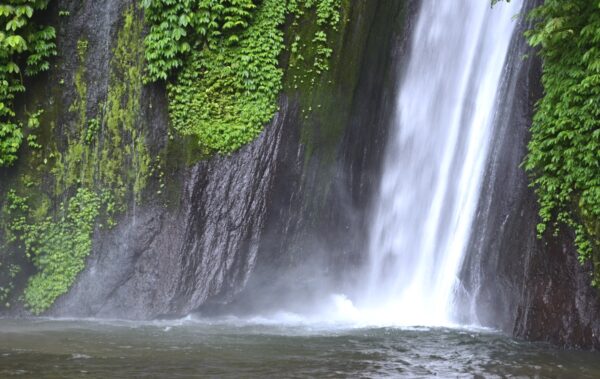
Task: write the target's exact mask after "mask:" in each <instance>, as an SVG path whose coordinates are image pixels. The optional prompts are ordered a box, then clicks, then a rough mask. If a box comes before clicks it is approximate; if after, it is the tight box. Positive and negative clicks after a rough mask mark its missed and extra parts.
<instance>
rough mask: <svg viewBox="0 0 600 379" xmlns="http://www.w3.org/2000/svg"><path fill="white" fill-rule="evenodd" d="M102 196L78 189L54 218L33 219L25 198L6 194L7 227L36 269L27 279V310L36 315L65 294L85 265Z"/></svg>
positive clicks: (25, 298)
mask: <svg viewBox="0 0 600 379" xmlns="http://www.w3.org/2000/svg"><path fill="white" fill-rule="evenodd" d="M100 205H101V199H100V197H99V196H98V195H96V194H95V193H93V192H91V191H88V190H86V189H79V190H78V192H77V194H76V195H75V196H73V197H72V198H71V199H70V200H69V201H68V202H66V203H64V204H62V205H61V207H60V209H59V212H58V214H57V217H50V216H48V217H45V218H44V219H42V220H37V221H36V220H34V219H32V215H31V212H30V208H29V205H28V200H27V199H26V198H23V197H20V196H18V195H17V194H16V193H15V192H14V191H11V192H9V194H8V206H7V212H8V215H9V216H12V222H11V223H10V225H9V230H10V232H11V234H12V235H13V236H15V237H14V241H18V242H19V243H22V244H23V245H24V246H23V247H24V250H25V254H26V256H27V258H29V259H30V260H31V261H32V262H33V265H34V266H35V267H36V269H37V270H38V271H37V273H36V274H35V275H34V276H32V277H31V278H30V279H29V283H28V285H27V288H26V289H25V293H24V300H25V303H26V304H27V305H28V307H29V308H30V310H31V311H32V312H33V313H35V314H39V313H41V312H43V311H45V310H46V309H48V308H49V307H50V306H51V305H52V304H53V303H54V301H55V300H56V299H57V298H58V297H59V296H60V295H62V294H64V293H66V292H67V291H68V290H69V288H70V287H71V284H72V283H73V282H74V281H75V278H76V277H77V274H79V272H80V271H81V270H83V269H84V267H85V258H86V257H87V256H88V255H89V252H90V250H91V247H92V233H93V228H94V224H95V220H96V218H97V217H98V215H99V211H100Z"/></svg>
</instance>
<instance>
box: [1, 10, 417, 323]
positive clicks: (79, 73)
mask: <svg viewBox="0 0 600 379" xmlns="http://www.w3.org/2000/svg"><path fill="white" fill-rule="evenodd" d="M138 3H139V1H137V0H112V1H109V2H102V3H99V2H93V1H84V2H80V1H69V0H62V1H57V2H55V5H54V6H55V8H54V9H51V10H50V11H49V14H58V13H59V12H58V11H59V10H60V11H62V12H61V13H62V14H63V15H65V14H68V16H62V17H68V18H60V19H57V20H56V24H58V25H60V27H59V28H58V36H57V44H58V49H59V57H60V58H59V60H58V62H57V65H56V66H55V67H54V68H53V69H52V70H51V72H50V73H49V74H48V76H47V77H45V78H39V79H38V80H36V82H35V83H33V84H32V85H33V86H34V88H35V91H34V92H37V93H39V94H40V96H39V99H37V96H36V99H33V97H32V98H28V99H25V100H24V102H25V103H26V105H30V106H31V105H32V104H35V105H40V106H42V107H43V108H44V109H47V110H48V111H46V112H45V118H44V119H43V120H42V123H43V126H42V127H44V128H46V129H47V130H46V132H45V133H46V134H45V139H46V142H48V143H52V144H53V145H54V144H55V145H56V151H53V154H52V156H57V155H58V156H60V157H61V159H63V158H64V157H65V156H67V157H71V155H70V154H71V151H72V146H73V145H74V142H73V138H71V137H70V136H73V135H77V133H79V134H81V133H80V132H79V130H83V129H88V128H89V125H90V122H91V120H100V121H98V122H97V121H94V122H97V123H98V124H99V125H100V126H99V128H100V132H99V137H98V138H99V139H98V143H97V145H96V146H98V148H97V150H95V151H91V152H89V154H88V152H87V151H88V148H87V147H86V145H85V144H82V145H81V149H80V150H82V151H84V153H80V152H79V150H78V152H77V154H75V155H74V156H73V157H74V158H73V159H72V160H69V159H66V160H64V159H63V160H61V164H63V166H66V168H65V171H69V170H72V171H73V175H72V176H73V177H74V180H73V181H72V182H69V180H68V178H66V179H64V178H62V177H58V178H57V177H55V176H53V175H54V171H50V172H51V173H52V174H48V175H45V176H44V178H46V179H43V180H40V185H41V188H40V190H39V192H40V193H43V194H44V196H47V198H48V199H51V200H50V201H51V202H52V203H53V204H58V203H59V202H60V200H61V199H64V198H68V197H69V196H70V195H71V192H72V191H73V188H74V187H77V186H78V185H80V184H82V185H88V186H90V187H92V188H94V189H97V190H103V189H110V190H111V191H113V192H117V193H123V194H124V195H123V196H122V197H123V203H124V207H123V208H122V209H123V211H121V212H117V213H116V214H115V219H114V221H115V222H116V223H115V226H112V227H108V228H107V227H101V226H100V225H96V226H95V228H94V233H93V238H92V251H91V253H90V255H89V257H88V258H87V260H86V263H85V269H84V270H83V271H82V272H81V273H80V274H79V275H78V277H77V280H76V282H75V284H74V285H73V286H72V287H71V288H70V290H69V291H68V293H66V294H65V295H63V296H61V297H59V298H58V300H57V301H56V302H55V303H54V304H53V306H52V307H51V308H50V309H49V310H48V311H47V314H49V315H53V316H84V317H123V318H133V319H149V318H155V317H171V316H173V317H176V316H182V315H186V314H188V313H189V312H190V311H193V310H195V309H197V308H199V307H200V306H202V305H203V304H205V303H207V302H208V303H209V304H213V306H214V305H216V304H222V303H229V302H231V301H232V300H234V299H235V298H236V296H235V295H236V294H238V293H239V292H240V291H241V290H242V289H244V288H245V287H248V288H256V287H254V286H255V285H258V284H259V283H262V282H264V281H265V280H277V278H278V277H281V276H282V275H287V273H289V270H290V269H291V268H292V267H298V266H299V265H298V264H297V263H298V262H301V261H315V260H318V261H320V262H321V263H322V265H320V267H321V268H322V269H323V272H324V273H327V272H329V273H333V272H337V273H339V272H341V270H333V269H332V268H333V267H334V264H335V265H336V266H337V267H339V266H340V265H341V266H344V267H349V266H350V264H351V263H352V262H356V261H357V259H358V257H359V255H360V250H359V247H358V246H357V245H356V244H353V243H352V241H349V240H348V239H347V238H344V237H343V235H346V234H347V233H348V231H349V230H350V229H353V230H355V231H357V232H356V233H355V236H356V240H357V241H360V236H359V231H362V230H364V228H361V223H362V218H361V217H358V215H359V214H360V213H361V212H362V211H363V210H364V209H366V204H367V201H368V194H369V193H370V191H369V188H370V186H371V185H372V183H373V181H374V178H376V177H377V170H378V167H379V165H378V160H379V157H380V152H381V151H382V150H383V144H384V142H385V130H386V127H387V123H386V120H385V119H386V116H385V115H387V114H389V113H391V112H389V110H388V109H389V107H390V106H391V105H390V104H391V102H392V99H393V96H392V95H391V93H392V92H393V90H394V87H393V83H395V81H394V80H393V78H392V77H393V75H395V74H396V72H397V70H396V68H395V67H393V66H392V64H393V63H396V62H397V61H398V57H399V56H400V55H401V49H402V46H403V42H402V38H403V35H404V34H405V33H404V30H405V26H406V22H405V17H406V14H407V12H408V8H409V5H408V2H398V1H393V0H389V1H380V2H372V1H367V0H360V1H353V2H351V3H350V2H346V3H344V21H343V25H342V27H341V30H340V32H339V33H338V34H337V39H336V41H334V43H333V44H334V46H333V47H334V55H333V57H332V61H331V63H330V66H331V69H330V71H329V72H328V73H326V74H325V76H324V77H323V78H322V80H321V81H320V82H318V83H317V84H316V85H314V86H312V87H306V88H301V89H298V90H296V89H293V88H292V87H291V86H290V85H286V88H288V89H286V91H284V92H285V93H284V94H283V95H282V96H281V98H280V101H279V107H280V109H279V112H278V113H277V115H276V116H275V118H274V120H273V121H272V122H271V123H270V124H269V125H267V126H266V127H265V130H264V131H263V133H262V134H261V135H260V136H259V137H258V138H257V139H256V140H255V141H254V142H252V143H251V144H249V145H248V146H245V147H243V148H242V149H241V150H240V151H238V152H236V153H234V154H233V155H231V156H226V157H223V156H214V157H212V158H208V159H207V158H204V159H198V153H197V151H195V150H196V149H195V148H194V147H193V146H191V145H192V143H191V142H190V141H188V140H186V139H183V138H180V137H178V136H176V135H175V136H173V133H174V132H170V131H169V128H168V114H167V100H166V96H165V93H164V89H162V88H161V87H160V86H158V85H143V84H142V83H141V81H132V80H131V79H132V78H139V75H138V74H139V72H135V69H136V68H139V66H138V64H142V63H141V62H143V54H136V53H135V52H139V50H138V47H139V46H140V45H141V44H142V43H143V41H142V38H143V34H142V33H141V30H142V29H141V27H142V26H141V25H142V21H141V20H142V17H143V16H142V13H141V10H140V9H139V6H138ZM136 46H137V47H136ZM285 60H286V57H285V56H284V57H283V58H282V61H283V63H284V65H285V64H286V63H285ZM285 81H286V82H290V83H291V80H288V79H287V78H286V79H285ZM57 83H60V85H57ZM120 83H125V85H124V86H123V87H121V86H120ZM116 90H119V92H117V94H116V95H115V94H114V92H115V91H116ZM113 98H115V99H116V100H114V101H112V102H111V99H113ZM111 104H112V105H111ZM111 106H112V107H113V108H115V109H116V111H115V112H112V111H111V110H110V109H111ZM107 108H109V110H108V111H107ZM113 113H114V115H113ZM113 116H114V117H113ZM113 119H116V120H118V122H116V124H118V125H119V127H121V129H118V131H117V132H114V133H113V131H112V129H110V125H111V123H110V122H111V120H113ZM45 125H47V126H45ZM50 125H52V126H50ZM52 141H56V143H54V142H52ZM90 150H92V149H90ZM97 151H100V153H97ZM104 152H105V153H104ZM26 154H27V152H25V153H24V154H23V155H26ZM90 156H91V157H92V158H90ZM115 157H116V158H115ZM145 157H147V158H145ZM113 158H114V159H115V161H114V162H113ZM107 159H108V161H109V162H113V163H115V164H114V165H113V164H111V165H110V169H111V170H112V171H110V173H113V174H115V173H117V174H118V175H117V176H118V177H119V178H120V179H119V181H118V183H117V182H115V183H113V182H110V183H108V184H110V185H107V181H106V180H105V179H103V178H105V177H106V176H107V173H109V171H107V170H108V169H107V168H105V167H104V165H105V163H106V161H107ZM57 161H58V159H57ZM194 162H197V163H194ZM36 164H37V163H35V164H34V163H32V160H29V159H25V158H23V159H21V161H20V162H19V164H18V165H17V167H15V168H12V169H10V170H8V171H7V172H6V173H3V175H5V178H6V180H3V182H4V183H5V186H6V188H2V191H3V193H4V194H6V192H7V191H8V189H9V188H12V187H13V186H16V187H18V186H19V184H18V183H20V180H21V179H20V178H22V177H23V176H24V175H29V173H30V171H32V170H34V167H37V166H36ZM63 166H60V167H63ZM69 167H76V169H70V168H69ZM80 167H82V168H81V169H80ZM88 173H90V174H89V180H87V177H88V175H87V174H88ZM42 176H43V175H42ZM140 178H142V179H140ZM63 181H64V182H65V183H67V184H65V185H64V187H65V189H64V190H61V191H56V190H54V188H50V187H59V185H60V184H61V183H62V182H63ZM134 182H135V183H136V184H135V185H134V184H133V183H134ZM138 183H139V185H138ZM35 196H37V195H34V197H35ZM52 212H60V210H58V205H55V206H54V207H53V210H51V213H52ZM308 236H311V237H310V240H309V238H308ZM0 237H1V236H0ZM339 241H344V242H346V243H345V244H344V245H343V247H339V246H338V242H339ZM333 246H335V250H334V249H333ZM330 247H331V248H332V249H331V250H327V249H329V248H330ZM306 251H309V253H305V252H306ZM326 251H328V253H325V252H326ZM24 266H26V267H25V270H23V271H22V274H21V277H22V278H24V279H21V281H22V282H21V285H22V284H23V283H24V280H25V279H26V277H27V275H28V274H30V273H33V272H34V271H33V268H32V267H29V266H28V265H27V264H24ZM328 275H329V274H328ZM249 280H250V283H251V285H248V286H246V284H247V283H248V281H249ZM284 289H285V288H284V287H283V286H282V287H281V288H280V290H282V291H283V290H284ZM17 309H18V308H17Z"/></svg>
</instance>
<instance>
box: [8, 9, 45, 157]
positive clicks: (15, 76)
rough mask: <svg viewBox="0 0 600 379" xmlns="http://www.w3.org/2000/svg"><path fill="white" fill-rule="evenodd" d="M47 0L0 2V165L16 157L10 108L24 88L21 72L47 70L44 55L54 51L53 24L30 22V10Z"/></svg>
mask: <svg viewBox="0 0 600 379" xmlns="http://www.w3.org/2000/svg"><path fill="white" fill-rule="evenodd" d="M48 2H49V0H8V1H7V2H6V3H4V4H0V167H2V166H10V165H11V164H13V163H14V162H15V161H16V159H17V152H18V150H19V147H20V146H21V143H22V141H23V131H22V130H21V129H22V127H21V125H20V124H19V123H17V122H16V120H15V112H14V109H13V107H14V104H13V100H14V99H15V96H16V94H18V93H21V92H24V91H25V87H24V86H23V82H22V74H25V75H28V76H33V75H36V74H38V73H40V72H42V71H46V70H48V69H49V68H50V66H49V64H48V59H49V58H50V57H52V56H54V55H56V44H55V43H54V39H55V38H56V32H55V30H54V28H53V27H51V26H38V25H35V24H34V23H32V22H31V19H32V17H33V16H34V13H35V12H36V11H39V10H43V9H46V7H47V5H48ZM23 63H24V65H23ZM23 68H24V69H23Z"/></svg>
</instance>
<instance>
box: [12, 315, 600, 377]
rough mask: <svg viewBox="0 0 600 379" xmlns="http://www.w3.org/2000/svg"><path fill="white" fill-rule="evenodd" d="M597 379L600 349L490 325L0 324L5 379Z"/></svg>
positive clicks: (115, 322) (71, 322)
mask: <svg viewBox="0 0 600 379" xmlns="http://www.w3.org/2000/svg"><path fill="white" fill-rule="evenodd" d="M432 376H437V377H441V378H454V377H460V378H462V377H464V378H473V377H481V378H492V377H499V378H500V377H523V378H528V377H535V378H600V353H590V352H576V351H563V350H560V349H555V348H552V347H550V346H547V345H543V344H530V343H525V342H520V341H514V340H512V339H510V338H507V337H505V336H502V335H500V334H497V333H494V332H491V331H486V330H460V329H443V328H408V329H394V328H366V329H365V328H343V327H335V326H323V327H319V326H315V325H312V326H309V325H301V324H296V325H291V324H287V325H283V324H274V323H263V324H261V323H260V322H253V323H248V322H241V321H237V322H236V321H227V322H207V321H204V322H200V321H192V320H180V321H171V322H156V323H130V322H121V321H114V322H113V321H111V322H107V321H80V320H0V378H8V377H19V378H193V377H201V378H204V377H215V378H217V377H218V378H223V377H225V378H271V377H275V378H278V377H286V378H294V377H298V378H299V377H330V378H346V377H352V378H361V377H364V378H374V377H414V378H417V377H418V378H426V377H432Z"/></svg>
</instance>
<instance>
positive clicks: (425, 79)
mask: <svg viewBox="0 0 600 379" xmlns="http://www.w3.org/2000/svg"><path fill="white" fill-rule="evenodd" d="M521 5H522V4H521V1H517V0H513V1H511V2H510V3H500V4H498V5H496V6H495V7H493V8H491V6H490V1H489V0H457V1H433V0H427V1H423V2H422V3H421V5H420V10H419V14H418V19H417V23H416V26H415V29H414V31H413V37H412V41H411V51H410V55H409V60H408V66H407V67H406V70H405V72H404V75H403V79H402V82H401V86H400V90H399V94H398V98H397V104H396V111H395V116H394V125H392V128H391V129H392V130H391V132H390V137H389V141H388V146H387V147H386V149H387V150H386V153H385V154H386V157H385V162H384V167H383V177H382V179H381V184H380V186H379V192H378V194H377V195H376V198H375V200H374V205H373V209H372V224H371V225H372V226H371V230H370V240H369V245H368V246H369V261H368V268H367V273H366V277H367V278H366V280H365V281H364V282H363V283H361V284H362V285H363V286H365V287H366V288H365V289H364V291H363V292H364V293H363V295H362V296H361V297H360V299H358V302H357V308H358V309H361V310H362V311H364V312H367V313H368V316H367V317H369V319H370V320H371V321H372V322H376V323H377V322H381V323H388V324H390V323H391V324H400V325H446V324H450V323H452V314H453V311H454V310H453V307H452V303H453V293H454V290H455V288H454V287H455V284H456V281H457V274H458V271H459V269H460V266H461V263H462V260H463V257H464V255H465V250H466V247H467V246H466V245H467V241H468V239H469V233H470V228H471V224H472V220H473V217H474V213H475V209H476V205H477V201H478V198H479V193H480V187H481V181H482V177H483V171H484V166H485V163H486V160H487V155H488V146H489V145H490V143H493V141H490V136H491V135H492V131H493V126H494V125H493V120H494V112H495V110H496V104H497V93H498V88H499V87H500V85H501V82H502V80H503V75H502V73H503V67H504V63H505V61H506V56H507V54H508V50H509V43H510V40H511V37H512V34H513V31H514V27H515V24H516V22H515V21H514V20H513V16H515V15H516V14H518V12H519V11H520V8H521ZM365 316H366V315H365Z"/></svg>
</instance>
